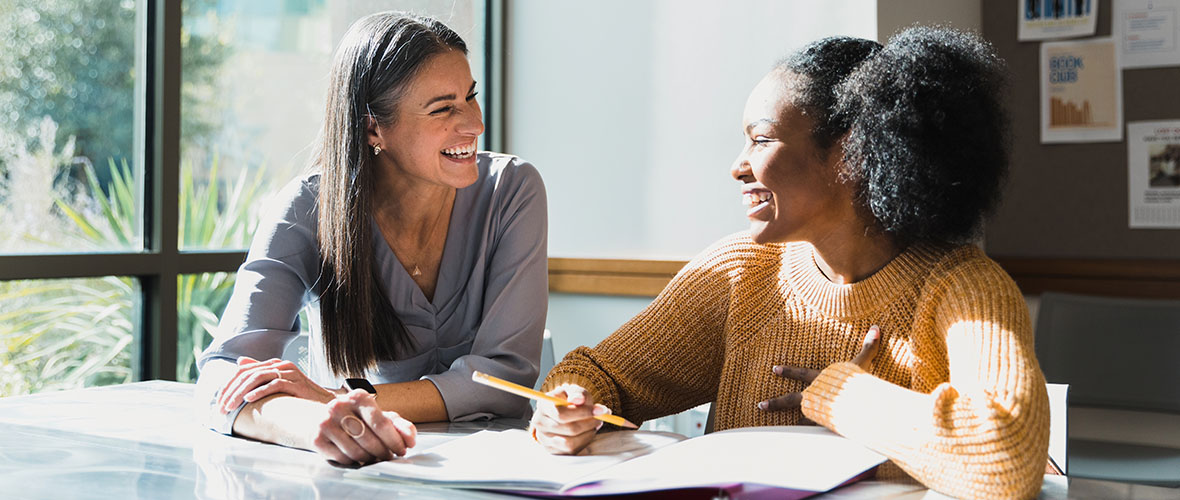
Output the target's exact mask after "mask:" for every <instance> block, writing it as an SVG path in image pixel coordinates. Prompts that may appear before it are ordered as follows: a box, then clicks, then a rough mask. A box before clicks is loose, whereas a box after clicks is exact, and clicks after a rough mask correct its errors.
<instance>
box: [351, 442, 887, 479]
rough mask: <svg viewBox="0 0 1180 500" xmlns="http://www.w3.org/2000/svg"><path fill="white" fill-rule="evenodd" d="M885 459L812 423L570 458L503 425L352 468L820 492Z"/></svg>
mask: <svg viewBox="0 0 1180 500" xmlns="http://www.w3.org/2000/svg"><path fill="white" fill-rule="evenodd" d="M884 461H885V457H884V456H882V455H879V454H877V453H875V452H873V451H871V450H868V449H867V448H865V447H863V446H861V445H859V444H857V443H855V442H853V441H850V440H848V439H845V438H843V437H840V436H839V435H837V434H835V433H832V432H831V431H829V430H827V429H824V428H822V427H816V426H789V427H752V428H744V429H732V430H727V431H723V432H716V433H713V434H708V435H705V436H701V437H696V438H693V439H685V438H684V436H681V435H679V434H672V433H663V432H649V431H618V432H610V433H604V434H601V435H599V436H598V437H596V438H595V440H594V443H593V444H592V445H591V446H590V447H588V449H587V450H586V451H585V452H584V454H583V455H579V456H558V455H550V454H548V453H547V452H545V451H544V450H543V449H542V448H541V447H540V446H539V445H537V444H536V443H534V442H533V441H532V439H531V437H530V436H529V435H528V433H527V432H525V431H521V430H510V431H501V432H496V431H483V432H479V433H476V434H472V435H470V436H466V437H462V438H458V439H455V440H452V441H448V442H446V443H443V444H440V445H438V446H435V447H432V448H430V449H427V450H423V451H419V452H415V453H414V454H411V455H409V456H407V457H405V458H400V459H395V460H391V461H388V462H381V463H378V464H374V465H370V466H367V467H363V468H361V469H359V470H357V471H356V472H355V474H363V475H370V476H379V477H386V478H394V479H399V480H403V481H411V482H421V483H430V484H440V485H445V486H449V487H456V488H478V489H497V490H517V491H544V492H551V493H562V494H564V495H569V496H580V495H601V494H611V493H634V492H640V491H653V490H660V489H673V488H689V487H716V486H723V485H733V484H742V485H761V486H764V487H772V488H786V489H791V490H799V491H827V490H829V489H831V488H833V487H835V486H838V485H840V484H842V483H844V482H845V481H847V480H849V479H851V478H853V477H856V476H857V475H859V474H861V473H862V472H864V471H866V470H868V469H870V468H872V467H874V466H876V465H878V464H880V463H882V462H884ZM702 464H708V466H707V467H702Z"/></svg>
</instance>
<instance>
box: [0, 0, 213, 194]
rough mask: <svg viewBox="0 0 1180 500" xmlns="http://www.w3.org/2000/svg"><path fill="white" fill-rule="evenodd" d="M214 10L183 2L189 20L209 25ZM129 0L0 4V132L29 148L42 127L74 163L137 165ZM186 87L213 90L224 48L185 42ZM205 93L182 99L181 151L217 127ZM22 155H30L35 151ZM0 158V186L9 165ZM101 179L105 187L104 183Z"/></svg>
mask: <svg viewBox="0 0 1180 500" xmlns="http://www.w3.org/2000/svg"><path fill="white" fill-rule="evenodd" d="M212 4H213V1H212V0H186V1H184V2H183V3H182V7H181V8H182V10H184V11H185V15H189V14H188V13H189V12H195V13H203V14H202V15H206V16H212V21H213V22H216V11H215V10H214V9H212V7H211V5H212ZM136 7H137V2H136V1H135V0H86V1H77V0H2V1H0V47H3V50H0V131H5V132H7V133H8V134H9V135H12V136H17V137H25V138H32V137H34V136H36V132H35V131H36V130H37V129H38V128H39V127H40V123H41V121H42V119H43V118H45V117H49V118H51V119H52V120H53V121H54V122H55V123H56V124H57V126H58V129H57V137H56V138H55V139H56V141H58V143H59V144H60V143H65V142H66V141H67V139H68V138H69V137H73V138H75V141H76V151H75V154H76V155H78V156H83V157H86V158H89V159H91V160H92V161H94V162H95V163H99V164H102V163H106V161H107V160H108V159H111V158H113V159H115V161H121V160H123V159H130V158H134V151H132V148H133V147H134V144H135V141H134V134H135V131H136V126H135V98H136V96H135V93H134V91H133V89H134V88H135V79H136V78H137V77H142V75H136V68H135V56H136V51H137V50H143V48H142V47H136V44H135V34H136V29H137V28H136V25H135V22H136ZM181 45H182V48H183V50H182V54H183V55H182V57H183V59H184V60H183V62H182V64H183V66H184V71H185V78H186V80H188V81H189V82H192V83H193V88H194V89H200V88H207V87H212V82H213V81H214V80H215V79H216V77H217V71H218V68H219V67H220V65H221V64H222V62H224V61H225V59H226V58H227V57H229V54H230V49H229V46H228V44H226V43H225V42H224V41H223V40H219V39H218V38H217V37H215V36H200V35H192V34H187V33H182V39H181ZM211 97H212V96H210V95H208V94H206V93H200V92H186V93H184V94H182V96H181V98H182V101H181V106H182V109H184V110H185V112H184V113H183V114H182V115H181V122H182V127H183V129H184V131H185V134H184V137H183V139H182V140H183V141H189V142H192V143H198V142H201V141H203V140H204V139H205V138H207V137H209V136H210V135H212V134H213V133H214V131H215V130H216V129H217V127H218V123H217V119H218V117H219V114H218V113H217V112H216V109H217V108H218V102H217V100H216V99H215V98H211ZM28 140H29V141H30V144H26V145H24V147H25V148H26V149H29V148H32V147H33V144H31V141H32V139H28ZM2 153H3V152H2V151H0V179H2V177H3V176H6V175H7V166H6V165H7V163H8V162H7V158H6V156H7V155H4V154H2ZM104 170H105V169H100V170H99V172H98V174H99V177H100V183H101V184H102V185H103V186H106V184H107V183H108V182H109V181H110V179H109V177H108V176H107V174H106V172H105V171H104Z"/></svg>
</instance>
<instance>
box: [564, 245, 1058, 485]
mask: <svg viewBox="0 0 1180 500" xmlns="http://www.w3.org/2000/svg"><path fill="white" fill-rule="evenodd" d="M872 325H879V326H880V328H881V349H880V351H879V353H878V354H877V356H876V358H875V360H874V362H873V364H872V370H871V371H870V372H865V371H864V370H862V369H860V367H858V366H857V365H855V364H852V363H850V362H848V360H850V359H852V357H853V356H855V355H856V353H857V352H858V351H859V350H860V348H861V343H862V341H863V339H864V335H865V332H867V331H868V329H869V327H870V326H872ZM776 364H787V365H797V366H806V367H810V368H816V369H822V370H823V371H822V373H821V374H820V376H819V377H818V378H817V379H816V380H815V381H814V382H813V383H812V384H811V385H810V386H808V387H806V390H804V384H803V383H802V382H797V381H794V380H789V379H784V378H780V377H778V376H777V375H775V374H774V373H773V372H772V371H771V367H772V366H773V365H776ZM564 382H569V383H576V384H578V385H581V386H583V387H585V388H587V389H588V390H589V391H590V392H591V394H593V395H594V397H595V399H596V400H597V401H598V402H600V403H602V404H605V405H606V406H608V407H610V408H611V409H612V410H613V411H614V412H615V413H618V414H620V415H623V416H625V417H626V418H628V419H630V420H632V421H640V420H648V419H652V418H657V417H661V416H664V415H669V414H673V413H677V412H680V411H683V410H685V409H688V408H692V407H695V406H697V405H700V404H703V403H708V402H714V412H715V426H716V428H717V429H718V430H721V429H728V428H733V427H749V426H761V425H793V424H796V423H798V422H799V420H800V417H801V416H806V417H807V418H809V419H811V420H813V421H815V422H816V423H818V424H820V425H823V426H825V427H827V428H829V429H831V430H833V431H835V432H837V433H839V434H841V435H843V436H845V437H848V438H850V439H853V440H855V441H858V442H860V443H862V444H864V445H866V446H868V447H869V448H872V449H873V450H876V451H877V452H879V453H881V454H883V455H885V456H887V457H889V459H890V462H889V463H886V464H885V465H884V466H882V468H881V469H880V470H879V471H878V477H886V478H887V477H891V476H894V477H897V476H900V477H904V476H905V473H908V474H909V475H910V476H912V477H913V478H915V479H917V480H918V481H920V482H921V483H922V484H924V485H926V486H927V487H929V488H932V489H934V490H937V491H940V492H943V493H946V494H950V495H953V496H956V497H962V498H1032V497H1035V496H1036V495H1037V492H1038V491H1040V488H1041V484H1042V481H1043V474H1044V471H1045V462H1046V460H1047V456H1048V442H1049V400H1048V396H1047V394H1046V390H1045V379H1044V376H1043V375H1042V374H1041V369H1040V367H1039V366H1038V364H1037V360H1036V356H1035V354H1034V351H1033V338H1032V329H1031V327H1030V325H1029V316H1028V310H1027V308H1026V306H1025V303H1024V299H1023V297H1022V296H1021V294H1020V291H1019V290H1018V289H1017V288H1016V285H1015V284H1014V283H1013V282H1012V280H1011V279H1010V278H1009V277H1008V275H1007V274H1005V273H1004V271H1003V270H1002V269H1000V267H999V266H998V265H997V264H996V263H995V262H993V261H992V260H990V259H988V258H987V257H986V256H985V255H984V254H983V252H981V251H980V250H979V249H978V248H975V247H973V246H945V245H944V246H939V245H931V244H919V245H915V246H912V247H910V248H909V249H907V250H906V251H905V252H903V253H902V254H901V255H899V256H898V257H897V258H895V259H894V260H893V261H892V262H890V263H889V264H888V265H886V266H885V267H884V268H883V269H881V270H880V271H878V272H877V273H876V274H874V275H873V276H871V277H869V278H868V279H866V280H863V281H861V282H858V283H854V284H851V285H837V284H833V283H832V282H830V281H828V280H827V278H825V277H824V276H823V274H822V273H821V272H820V271H819V269H818V267H817V266H816V264H815V260H814V257H813V250H812V247H811V246H810V245H808V244H806V243H787V244H774V245H759V244H756V243H754V242H753V241H751V240H750V238H749V236H748V235H747V234H745V233H739V234H736V235H733V236H730V237H727V238H725V239H723V240H721V241H719V242H717V243H716V244H714V245H713V246H712V247H710V248H709V249H708V250H706V251H705V252H704V253H702V254H701V255H699V256H698V257H697V258H695V259H693V261H692V262H690V263H689V264H688V265H687V266H685V267H684V269H682V270H681V271H680V272H679V273H678V274H677V275H676V277H675V278H674V279H673V280H672V282H671V283H669V284H668V286H667V288H665V289H664V291H663V292H661V293H660V295H659V296H658V297H657V298H656V299H655V300H654V301H653V302H652V303H651V305H649V306H648V307H647V308H646V309H645V310H644V311H643V312H642V313H640V314H639V315H638V316H636V317H635V318H633V319H631V320H630V321H628V322H627V323H626V324H624V325H623V326H622V327H621V328H619V330H618V331H616V332H615V333H614V334H612V335H611V336H610V337H608V338H607V339H606V340H603V341H602V343H600V344H598V346H597V347H594V348H588V347H579V348H577V349H575V350H574V351H572V352H570V353H569V354H568V355H567V356H566V357H565V359H564V360H563V361H562V362H561V363H559V364H558V365H557V366H556V367H554V369H553V371H551V372H550V373H549V375H548V377H547V378H546V380H545V384H544V386H545V390H550V389H551V388H553V387H555V386H556V385H558V384H561V383H564ZM801 390H803V391H804V393H803V394H804V398H803V408H802V411H800V410H791V411H785V412H766V411H763V410H759V409H758V408H757V407H756V405H757V403H758V402H759V401H763V400H766V399H770V398H773V397H777V396H781V395H784V394H787V393H790V392H798V391H801ZM785 451H787V452H789V450H785ZM898 467H900V469H901V470H900V471H899V470H898ZM902 471H904V473H903V472H902Z"/></svg>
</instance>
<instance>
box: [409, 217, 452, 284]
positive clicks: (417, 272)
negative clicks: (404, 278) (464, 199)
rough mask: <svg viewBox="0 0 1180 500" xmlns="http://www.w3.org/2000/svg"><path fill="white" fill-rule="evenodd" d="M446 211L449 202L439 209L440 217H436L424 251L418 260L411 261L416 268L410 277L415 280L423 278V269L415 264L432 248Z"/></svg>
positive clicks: (419, 254) (420, 253) (419, 253)
mask: <svg viewBox="0 0 1180 500" xmlns="http://www.w3.org/2000/svg"><path fill="white" fill-rule="evenodd" d="M446 210H447V202H445V201H444V202H443V205H442V206H441V207H439V209H438V215H436V216H435V217H434V226H433V227H431V228H430V235H429V236H427V237H426V244H425V245H423V248H422V251H421V252H418V256H417V258H416V259H414V260H413V261H410V264H411V265H413V266H414V270H413V271H410V276H412V277H415V278H416V277H418V276H422V269H421V268H419V267H418V264H415V262H420V261H421V260H422V255H423V254H425V253H426V249H427V248H428V247H429V246H430V242H431V241H434V235H435V234H437V233H438V223H439V221H441V220H442V214H443V212H445V211H446ZM444 245H445V244H444Z"/></svg>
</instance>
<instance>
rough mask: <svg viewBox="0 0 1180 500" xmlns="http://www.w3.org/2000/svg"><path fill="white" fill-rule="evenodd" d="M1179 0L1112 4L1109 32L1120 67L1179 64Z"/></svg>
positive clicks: (1123, 1)
mask: <svg viewBox="0 0 1180 500" xmlns="http://www.w3.org/2000/svg"><path fill="white" fill-rule="evenodd" d="M1178 12H1180V0H1122V1H1118V2H1115V3H1114V22H1113V23H1112V26H1111V31H1112V32H1113V33H1114V38H1115V40H1118V42H1119V60H1120V62H1121V63H1122V65H1123V67H1124V68H1152V67H1161V66H1180V47H1177V44H1176V41H1177V38H1180V21H1178V19H1177V16H1178V15H1180V14H1178Z"/></svg>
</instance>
